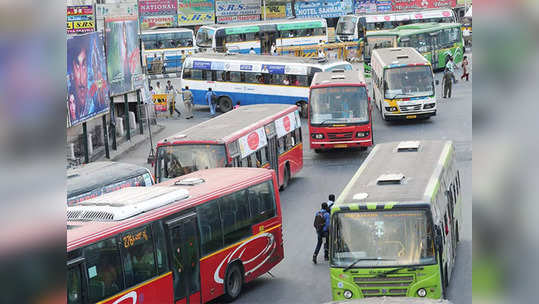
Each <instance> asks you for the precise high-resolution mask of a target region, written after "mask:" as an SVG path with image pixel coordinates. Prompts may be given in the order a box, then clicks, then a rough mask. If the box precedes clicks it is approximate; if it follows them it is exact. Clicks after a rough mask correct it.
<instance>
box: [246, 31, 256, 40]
mask: <svg viewBox="0 0 539 304" xmlns="http://www.w3.org/2000/svg"><path fill="white" fill-rule="evenodd" d="M254 40H258V32H256V33H245V41H254Z"/></svg>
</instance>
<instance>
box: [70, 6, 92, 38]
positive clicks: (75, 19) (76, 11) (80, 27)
mask: <svg viewBox="0 0 539 304" xmlns="http://www.w3.org/2000/svg"><path fill="white" fill-rule="evenodd" d="M93 31H95V20H94V7H93V6H92V5H77V6H68V7H67V33H68V34H76V33H88V32H93Z"/></svg>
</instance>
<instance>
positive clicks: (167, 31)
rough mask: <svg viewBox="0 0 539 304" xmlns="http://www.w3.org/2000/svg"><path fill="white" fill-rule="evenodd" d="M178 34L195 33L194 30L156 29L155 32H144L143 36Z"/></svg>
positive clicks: (179, 28) (177, 28)
mask: <svg viewBox="0 0 539 304" xmlns="http://www.w3.org/2000/svg"><path fill="white" fill-rule="evenodd" d="M178 32H191V33H193V30H192V29H188V28H183V27H176V28H162V29H155V30H145V31H142V35H148V34H166V33H178Z"/></svg>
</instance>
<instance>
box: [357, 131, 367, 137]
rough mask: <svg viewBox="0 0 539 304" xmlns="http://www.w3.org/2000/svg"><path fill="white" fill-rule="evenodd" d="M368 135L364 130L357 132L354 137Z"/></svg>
mask: <svg viewBox="0 0 539 304" xmlns="http://www.w3.org/2000/svg"><path fill="white" fill-rule="evenodd" d="M367 136H369V131H366V132H357V133H356V137H367Z"/></svg>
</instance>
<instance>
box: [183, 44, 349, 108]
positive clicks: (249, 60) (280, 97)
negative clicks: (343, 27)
mask: <svg viewBox="0 0 539 304" xmlns="http://www.w3.org/2000/svg"><path fill="white" fill-rule="evenodd" d="M334 69H342V70H352V65H351V64H350V63H349V62H346V61H333V60H318V59H316V58H302V57H293V56H269V55H245V54H216V53H214V54H203V53H199V54H195V55H192V56H188V57H187V58H186V59H185V63H184V65H183V70H182V88H185V86H189V89H190V90H191V92H192V93H193V99H194V101H193V102H194V104H198V105H207V104H208V103H207V102H206V100H205V98H204V97H205V94H206V92H207V90H208V88H212V90H213V91H214V92H215V93H216V95H217V98H218V99H217V104H218V106H219V108H220V109H221V111H223V112H227V111H229V110H231V109H232V107H233V105H235V104H236V103H237V102H238V101H239V102H240V103H241V105H250V104H264V103H280V104H295V105H297V106H298V107H300V108H301V109H302V115H305V114H306V107H305V106H306V104H307V100H308V98H309V86H310V84H311V81H312V78H313V75H314V73H316V72H322V71H331V70H334Z"/></svg>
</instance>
